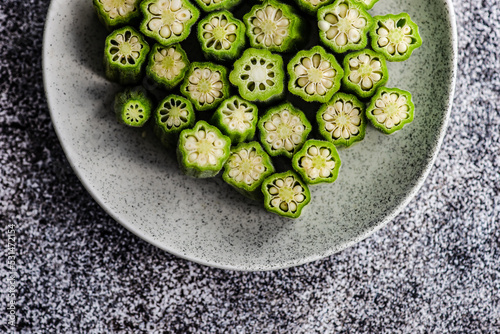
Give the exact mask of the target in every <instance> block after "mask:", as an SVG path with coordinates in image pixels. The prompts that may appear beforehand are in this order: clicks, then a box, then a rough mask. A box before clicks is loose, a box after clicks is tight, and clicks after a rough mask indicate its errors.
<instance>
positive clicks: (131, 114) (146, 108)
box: [114, 86, 153, 128]
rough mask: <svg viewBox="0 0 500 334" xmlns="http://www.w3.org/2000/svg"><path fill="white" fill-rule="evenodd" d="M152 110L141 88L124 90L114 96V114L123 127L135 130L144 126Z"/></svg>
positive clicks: (151, 105) (146, 95) (151, 104)
mask: <svg viewBox="0 0 500 334" xmlns="http://www.w3.org/2000/svg"><path fill="white" fill-rule="evenodd" d="M152 108H153V103H152V101H151V99H150V98H149V96H148V94H147V92H146V90H145V89H144V88H143V87H142V86H138V87H133V88H126V89H125V90H123V91H121V92H119V93H118V94H116V95H115V102H114V109H115V114H116V117H117V118H118V120H119V121H120V122H121V123H123V124H125V125H128V126H131V127H135V128H140V127H142V126H144V124H146V122H147V121H148V119H149V117H150V116H151V109H152Z"/></svg>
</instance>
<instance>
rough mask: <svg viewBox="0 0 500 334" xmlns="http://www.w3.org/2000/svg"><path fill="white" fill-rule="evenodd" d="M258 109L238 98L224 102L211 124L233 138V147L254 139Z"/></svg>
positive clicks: (234, 97) (231, 98)
mask: <svg viewBox="0 0 500 334" xmlns="http://www.w3.org/2000/svg"><path fill="white" fill-rule="evenodd" d="M257 120H258V109H257V106H256V105H255V104H253V103H250V102H248V101H245V100H243V99H242V98H240V97H238V96H233V97H230V98H229V99H227V100H224V101H223V102H222V103H221V104H220V106H219V107H218V108H217V110H216V111H215V113H214V114H213V116H212V121H211V123H212V124H214V125H215V126H217V127H218V128H219V129H220V130H221V132H222V133H223V134H224V135H226V136H228V137H229V138H231V142H232V144H233V145H235V144H238V143H241V142H243V141H246V140H251V139H253V137H254V135H255V130H256V129H257Z"/></svg>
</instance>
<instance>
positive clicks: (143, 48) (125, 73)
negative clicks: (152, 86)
mask: <svg viewBox="0 0 500 334" xmlns="http://www.w3.org/2000/svg"><path fill="white" fill-rule="evenodd" d="M148 53H149V44H148V43H147V42H146V40H145V39H144V37H143V36H142V34H141V33H140V32H138V31H137V30H135V29H134V28H132V27H124V28H121V29H118V30H115V31H113V32H112V33H111V34H110V35H109V36H108V37H107V38H106V42H105V47H104V70H105V75H106V77H107V78H108V79H109V80H111V81H115V82H118V83H120V84H122V85H133V84H137V83H139V82H140V81H141V79H142V75H143V72H144V66H145V64H146V58H147V55H148Z"/></svg>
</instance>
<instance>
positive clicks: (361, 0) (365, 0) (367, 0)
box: [353, 0, 379, 10]
mask: <svg viewBox="0 0 500 334" xmlns="http://www.w3.org/2000/svg"><path fill="white" fill-rule="evenodd" d="M378 1H379V0H353V2H355V3H358V4H360V5H361V6H363V8H365V9H366V10H368V9H372V8H373V6H375V4H376V3H377V2H378Z"/></svg>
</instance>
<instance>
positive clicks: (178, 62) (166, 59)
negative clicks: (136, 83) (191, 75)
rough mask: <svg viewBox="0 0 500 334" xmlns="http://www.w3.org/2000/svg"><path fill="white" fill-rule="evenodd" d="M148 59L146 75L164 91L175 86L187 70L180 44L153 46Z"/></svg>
mask: <svg viewBox="0 0 500 334" xmlns="http://www.w3.org/2000/svg"><path fill="white" fill-rule="evenodd" d="M148 58H149V61H148V66H147V67H146V75H147V76H148V77H149V78H151V79H152V80H153V81H154V82H156V83H158V84H159V85H161V86H162V87H163V88H165V89H166V90H171V89H172V88H174V87H175V86H177V85H178V84H179V83H180V82H181V81H182V79H184V75H185V74H186V72H187V70H188V68H189V60H188V58H187V55H186V53H185V52H184V50H183V49H182V47H181V45H180V44H174V45H171V46H163V45H161V44H155V45H154V46H153V49H152V50H151V52H150V53H149V57H148Z"/></svg>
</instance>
